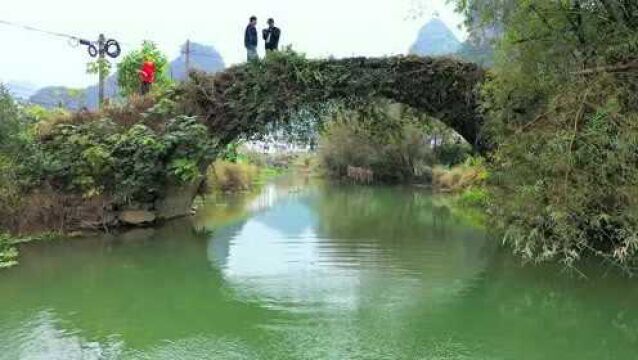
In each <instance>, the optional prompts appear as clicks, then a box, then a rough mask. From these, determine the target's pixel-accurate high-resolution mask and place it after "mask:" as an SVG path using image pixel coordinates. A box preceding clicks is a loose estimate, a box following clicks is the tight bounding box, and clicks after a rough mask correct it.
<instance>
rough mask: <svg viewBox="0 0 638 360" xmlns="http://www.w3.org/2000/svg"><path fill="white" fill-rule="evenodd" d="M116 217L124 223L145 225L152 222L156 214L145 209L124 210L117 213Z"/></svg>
mask: <svg viewBox="0 0 638 360" xmlns="http://www.w3.org/2000/svg"><path fill="white" fill-rule="evenodd" d="M118 219H120V222H122V223H124V224H126V225H146V224H150V223H152V222H154V221H155V219H156V216H155V213H154V212H151V211H146V210H124V211H121V212H120V213H119V215H118Z"/></svg>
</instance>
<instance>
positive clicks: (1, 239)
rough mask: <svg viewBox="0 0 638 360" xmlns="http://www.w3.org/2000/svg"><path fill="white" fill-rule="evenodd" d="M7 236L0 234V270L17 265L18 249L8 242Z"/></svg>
mask: <svg viewBox="0 0 638 360" xmlns="http://www.w3.org/2000/svg"><path fill="white" fill-rule="evenodd" d="M10 240H11V238H10V237H9V235H7V234H5V233H1V232H0V269H3V268H8V267H12V266H14V265H17V264H18V262H17V260H16V259H17V258H18V249H16V248H15V246H13V244H12V243H11V242H10Z"/></svg>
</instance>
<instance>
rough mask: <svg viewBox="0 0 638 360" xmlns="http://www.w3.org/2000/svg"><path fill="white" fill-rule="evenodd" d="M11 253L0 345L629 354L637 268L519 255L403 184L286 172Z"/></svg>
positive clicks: (145, 354)
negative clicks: (585, 273)
mask: <svg viewBox="0 0 638 360" xmlns="http://www.w3.org/2000/svg"><path fill="white" fill-rule="evenodd" d="M21 253H22V257H21V259H20V260H21V264H20V265H19V266H18V267H15V268H12V269H9V270H6V271H2V272H0V359H64V360H67V359H171V360H175V359H437V360H442V359H539V360H540V359H597V360H600V359H638V287H637V286H636V282H635V281H633V280H631V279H626V278H623V277H621V276H617V275H615V274H613V273H612V272H607V273H605V272H604V271H601V270H600V269H595V271H592V273H596V274H599V275H596V276H590V278H589V279H587V280H584V279H581V278H576V277H574V276H571V275H569V274H565V273H564V272H562V271H561V268H560V267H531V266H521V265H520V264H519V263H518V262H517V261H516V260H515V259H514V258H512V257H511V256H509V255H507V254H506V253H504V252H503V251H502V250H499V248H498V246H496V245H495V241H494V240H493V239H490V238H489V237H488V236H487V235H486V232H485V230H484V229H483V228H482V227H481V226H480V221H479V220H478V219H477V217H476V216H475V214H471V213H467V212H463V211H459V210H453V209H451V208H450V207H448V206H447V205H446V199H445V198H444V197H437V196H432V195H431V194H429V193H428V192H427V191H424V190H418V189H414V188H381V187H379V188H359V187H343V186H332V185H325V184H315V183H313V182H312V181H310V180H308V179H300V178H283V179H280V180H278V181H276V182H274V183H272V184H270V185H267V186H266V187H265V188H264V189H263V190H262V191H261V193H259V194H253V195H241V196H220V197H217V198H215V199H208V200H207V201H206V202H205V203H204V205H203V206H202V207H201V210H200V211H199V212H198V214H197V215H196V216H195V217H194V218H192V219H182V220H178V221H173V222H170V223H167V224H165V225H164V226H162V227H160V228H157V229H153V230H134V231H131V232H127V233H125V234H122V235H117V236H116V235H103V236H99V237H90V238H84V239H74V240H68V241H61V242H51V243H41V244H31V245H27V246H24V247H23V248H22V249H21ZM601 274H602V275H601Z"/></svg>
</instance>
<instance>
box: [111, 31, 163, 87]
mask: <svg viewBox="0 0 638 360" xmlns="http://www.w3.org/2000/svg"><path fill="white" fill-rule="evenodd" d="M145 59H150V60H151V61H153V62H154V63H155V69H156V72H155V83H154V84H153V90H154V91H161V90H163V89H166V88H168V87H169V86H170V85H171V83H172V81H171V78H170V67H169V62H168V59H167V57H166V56H165V55H164V54H162V52H161V51H160V50H159V49H158V48H157V45H155V44H154V43H153V42H150V41H144V42H143V43H142V47H141V48H140V49H138V50H135V51H133V52H131V53H129V54H127V55H126V56H124V58H123V59H122V61H121V62H120V63H119V64H118V65H117V83H118V85H119V87H120V93H121V95H122V96H124V97H128V96H131V95H133V94H137V93H139V89H140V77H139V70H140V69H141V67H142V63H143V62H144V60H145Z"/></svg>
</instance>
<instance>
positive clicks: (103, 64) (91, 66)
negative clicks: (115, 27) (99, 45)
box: [71, 58, 111, 95]
mask: <svg viewBox="0 0 638 360" xmlns="http://www.w3.org/2000/svg"><path fill="white" fill-rule="evenodd" d="M86 72H87V74H94V75H99V74H100V73H101V74H103V76H104V78H106V77H107V76H108V75H109V73H110V72H111V63H110V62H109V61H108V60H107V59H106V58H104V59H97V60H95V61H92V62H90V63H88V64H87V65H86ZM80 93H81V92H78V91H76V92H75V93H71V95H77V94H80Z"/></svg>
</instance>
